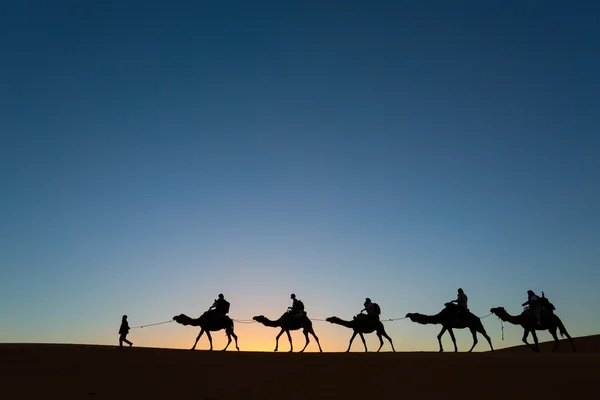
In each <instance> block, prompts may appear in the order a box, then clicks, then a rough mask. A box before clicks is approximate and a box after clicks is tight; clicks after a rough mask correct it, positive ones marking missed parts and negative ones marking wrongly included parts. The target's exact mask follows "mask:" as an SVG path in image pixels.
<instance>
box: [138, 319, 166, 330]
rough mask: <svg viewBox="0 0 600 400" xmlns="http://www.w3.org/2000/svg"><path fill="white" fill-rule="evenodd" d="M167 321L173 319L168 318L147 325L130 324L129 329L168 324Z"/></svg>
mask: <svg viewBox="0 0 600 400" xmlns="http://www.w3.org/2000/svg"><path fill="white" fill-rule="evenodd" d="M169 322H173V320H169V321H163V322H157V323H155V324H148V325H139V326H132V327H131V328H130V329H136V328H145V327H147V326H154V325H162V324H168V323H169Z"/></svg>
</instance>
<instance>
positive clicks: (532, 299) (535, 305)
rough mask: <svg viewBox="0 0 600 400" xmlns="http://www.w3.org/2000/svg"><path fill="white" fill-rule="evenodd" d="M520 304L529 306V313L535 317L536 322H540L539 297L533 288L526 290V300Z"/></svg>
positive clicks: (539, 323)
mask: <svg viewBox="0 0 600 400" xmlns="http://www.w3.org/2000/svg"><path fill="white" fill-rule="evenodd" d="M521 305H522V306H523V307H525V306H529V311H531V314H532V315H533V316H534V317H535V322H536V324H538V325H541V324H542V322H541V318H540V308H541V304H540V298H539V297H538V296H537V295H536V294H535V293H534V292H533V290H528V291H527V301H526V302H525V303H523V304H521Z"/></svg>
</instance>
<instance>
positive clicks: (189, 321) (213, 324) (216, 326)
mask: <svg viewBox="0 0 600 400" xmlns="http://www.w3.org/2000/svg"><path fill="white" fill-rule="evenodd" d="M173 319H174V320H175V321H176V322H177V323H179V324H181V325H185V326H187V325H191V326H199V327H200V333H199V334H198V337H197V338H196V341H195V342H194V346H192V348H191V350H194V349H195V348H196V345H197V344H198V340H200V337H201V336H202V334H203V333H204V332H205V331H206V336H208V342H209V343H210V349H209V350H210V351H212V349H213V345H212V337H211V335H210V332H211V331H220V330H221V329H225V334H227V346H225V348H224V349H223V351H225V350H227V348H228V347H229V344H230V343H231V337H232V336H233V338H234V339H235V348H236V349H238V351H239V350H240V348H239V347H238V337H237V335H236V334H235V333H234V332H233V321H232V320H231V318H229V317H228V316H226V315H224V316H220V315H216V314H213V313H212V312H210V311H207V312H205V313H204V314H202V315H201V316H200V318H196V319H194V318H190V317H188V316H187V315H185V314H179V315H177V316H175V317H173Z"/></svg>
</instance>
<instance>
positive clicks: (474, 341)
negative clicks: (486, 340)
mask: <svg viewBox="0 0 600 400" xmlns="http://www.w3.org/2000/svg"><path fill="white" fill-rule="evenodd" d="M469 329H470V330H471V334H472V335H473V346H471V349H470V350H469V353H470V352H472V351H473V349H474V348H475V345H476V344H477V331H475V328H469Z"/></svg>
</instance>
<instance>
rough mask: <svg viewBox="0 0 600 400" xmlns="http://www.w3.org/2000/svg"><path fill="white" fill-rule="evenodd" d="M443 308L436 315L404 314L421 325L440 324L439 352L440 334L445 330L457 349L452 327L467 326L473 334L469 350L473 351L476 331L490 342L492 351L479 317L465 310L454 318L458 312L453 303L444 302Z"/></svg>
mask: <svg viewBox="0 0 600 400" xmlns="http://www.w3.org/2000/svg"><path fill="white" fill-rule="evenodd" d="M445 306H446V307H445V308H444V309H443V310H442V311H440V312H439V313H438V314H436V315H423V314H419V313H408V314H406V318H409V319H410V320H411V321H412V322H416V323H418V324H421V325H427V324H433V325H438V324H439V325H442V330H441V331H440V333H439V334H438V336H437V339H438V342H439V344H440V352H442V351H444V348H443V347H442V336H443V335H444V333H445V332H446V331H448V333H449V334H450V337H451V338H452V343H454V351H458V347H456V338H455V337H454V331H453V329H464V328H469V330H470V331H471V334H472V335H473V346H471V349H470V350H469V352H471V351H473V348H475V345H476V344H477V332H479V333H481V334H482V335H483V337H484V338H486V339H487V341H488V343H489V344H490V348H491V349H492V351H494V347H493V346H492V340H491V339H490V337H489V336H488V334H487V332H486V331H485V328H484V327H483V324H482V323H481V320H480V319H479V317H477V316H476V315H474V314H473V313H471V312H470V311H467V312H465V313H464V315H463V316H462V317H461V318H460V319H458V318H456V316H457V314H458V306H457V305H455V304H453V303H446V304H445Z"/></svg>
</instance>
